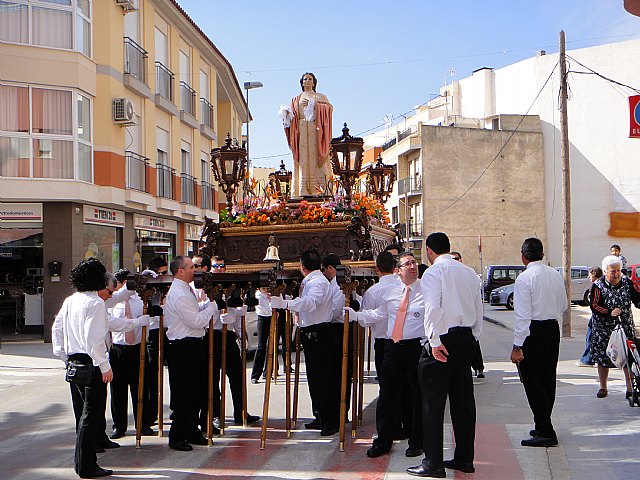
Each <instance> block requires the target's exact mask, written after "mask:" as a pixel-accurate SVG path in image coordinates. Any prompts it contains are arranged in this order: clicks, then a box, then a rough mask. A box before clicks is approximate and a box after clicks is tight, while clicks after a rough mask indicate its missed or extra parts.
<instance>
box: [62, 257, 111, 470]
mask: <svg viewBox="0 0 640 480" xmlns="http://www.w3.org/2000/svg"><path fill="white" fill-rule="evenodd" d="M105 273H106V268H105V267H104V265H102V263H100V260H98V259H96V258H90V259H88V260H84V261H82V262H80V263H79V264H78V266H77V267H75V268H74V269H73V270H72V271H71V276H70V277H71V283H72V284H73V286H74V288H75V289H76V293H74V294H73V295H71V296H70V297H67V298H66V299H65V301H64V303H63V304H62V308H61V309H60V311H59V312H58V314H57V315H56V318H55V321H54V322H53V327H52V329H51V331H52V344H53V353H54V355H56V356H58V357H60V359H61V360H63V361H64V362H67V361H68V360H73V361H76V362H78V363H81V364H83V365H93V375H92V377H91V381H90V383H89V384H88V385H78V384H76V383H70V384H69V387H70V389H71V401H72V404H73V410H74V414H75V416H76V419H77V420H76V451H75V466H74V469H75V471H76V473H77V474H78V476H80V477H81V478H96V477H104V476H107V475H111V474H112V473H113V471H112V470H107V469H104V468H101V467H99V466H98V463H97V457H96V446H97V445H98V442H99V440H100V436H101V435H104V427H102V428H101V425H102V422H103V421H104V410H105V407H106V399H107V383H109V382H110V381H111V380H113V372H112V370H111V365H110V364H109V357H108V354H107V345H106V342H105V338H106V335H107V332H108V320H107V309H106V307H105V304H104V301H103V300H102V298H100V296H99V295H98V291H100V290H104V289H105V288H106V281H105ZM109 293H110V294H112V293H113V292H112V291H109ZM101 430H102V431H101Z"/></svg>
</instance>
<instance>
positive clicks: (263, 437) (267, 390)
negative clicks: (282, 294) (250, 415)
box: [260, 308, 278, 450]
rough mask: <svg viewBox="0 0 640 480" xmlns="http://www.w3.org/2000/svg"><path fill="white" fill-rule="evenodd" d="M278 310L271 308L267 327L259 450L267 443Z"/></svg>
mask: <svg viewBox="0 0 640 480" xmlns="http://www.w3.org/2000/svg"><path fill="white" fill-rule="evenodd" d="M277 321H278V312H277V311H276V309H275V308H274V309H273V313H272V314H271V325H270V328H269V340H268V341H267V375H266V383H265V385H264V403H263V405H262V429H261V431H260V450H264V448H265V445H266V443H267V423H269V399H270V395H271V374H272V373H273V343H274V342H275V335H276V329H275V325H276V322H277Z"/></svg>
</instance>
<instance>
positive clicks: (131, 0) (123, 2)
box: [116, 0, 138, 13]
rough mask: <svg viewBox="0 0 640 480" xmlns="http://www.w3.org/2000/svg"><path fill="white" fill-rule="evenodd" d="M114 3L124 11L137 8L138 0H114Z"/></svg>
mask: <svg viewBox="0 0 640 480" xmlns="http://www.w3.org/2000/svg"><path fill="white" fill-rule="evenodd" d="M116 3H117V4H118V5H120V6H121V7H122V10H124V13H128V12H133V11H136V10H138V0H116Z"/></svg>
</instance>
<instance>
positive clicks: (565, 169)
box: [560, 30, 571, 337]
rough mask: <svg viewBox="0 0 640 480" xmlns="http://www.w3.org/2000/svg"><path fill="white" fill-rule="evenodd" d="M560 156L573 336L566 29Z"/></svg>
mask: <svg viewBox="0 0 640 480" xmlns="http://www.w3.org/2000/svg"><path fill="white" fill-rule="evenodd" d="M560 158H561V160H562V205H563V213H564V217H563V221H562V267H563V271H564V273H563V275H564V288H565V290H566V294H567V305H569V308H567V309H566V310H565V311H564V313H563V314H562V336H563V337H570V336H571V169H570V162H569V122H568V119H567V63H566V58H565V42H564V31H562V30H561V31H560Z"/></svg>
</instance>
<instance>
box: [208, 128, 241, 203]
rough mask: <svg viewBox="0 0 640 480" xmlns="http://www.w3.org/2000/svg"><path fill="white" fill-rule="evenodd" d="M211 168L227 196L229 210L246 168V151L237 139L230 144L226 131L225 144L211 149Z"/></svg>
mask: <svg viewBox="0 0 640 480" xmlns="http://www.w3.org/2000/svg"><path fill="white" fill-rule="evenodd" d="M211 169H212V170H213V176H214V178H215V179H216V182H218V185H219V186H220V188H221V189H222V191H223V192H224V194H225V195H226V197H227V208H228V209H229V210H231V208H232V207H233V199H234V197H235V195H236V193H237V192H238V186H239V185H240V183H241V182H242V181H243V180H244V177H245V173H246V170H247V151H246V150H245V149H244V148H242V147H241V146H240V145H238V142H237V141H236V142H235V144H234V145H231V137H230V136H229V134H228V133H227V139H226V140H225V144H224V145H222V146H221V147H217V148H214V149H212V150H211Z"/></svg>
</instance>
